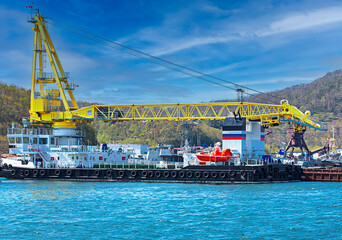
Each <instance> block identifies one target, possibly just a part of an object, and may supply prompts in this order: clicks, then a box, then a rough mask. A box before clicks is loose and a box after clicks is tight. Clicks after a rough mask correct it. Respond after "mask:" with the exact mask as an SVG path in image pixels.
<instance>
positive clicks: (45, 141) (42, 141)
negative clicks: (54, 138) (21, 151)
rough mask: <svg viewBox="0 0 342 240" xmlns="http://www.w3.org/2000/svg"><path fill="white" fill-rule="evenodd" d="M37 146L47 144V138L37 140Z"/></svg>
mask: <svg viewBox="0 0 342 240" xmlns="http://www.w3.org/2000/svg"><path fill="white" fill-rule="evenodd" d="M39 144H47V138H39Z"/></svg>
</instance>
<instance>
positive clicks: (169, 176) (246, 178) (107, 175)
mask: <svg viewBox="0 0 342 240" xmlns="http://www.w3.org/2000/svg"><path fill="white" fill-rule="evenodd" d="M0 176H2V177H5V178H7V179H18V180H60V181H62V180H64V181H114V182H177V183H214V184H220V183H222V184H227V183H268V182H290V181H300V179H301V169H300V168H299V167H296V166H290V165H283V164H274V165H265V166H200V167H195V166H191V167H187V168H183V169H177V170H175V169H108V168H107V169H98V168H76V169H75V168H73V169H71V168H70V169H67V168H64V169H54V168H46V169H44V168H40V169H25V168H14V167H12V168H3V169H1V171H0Z"/></svg>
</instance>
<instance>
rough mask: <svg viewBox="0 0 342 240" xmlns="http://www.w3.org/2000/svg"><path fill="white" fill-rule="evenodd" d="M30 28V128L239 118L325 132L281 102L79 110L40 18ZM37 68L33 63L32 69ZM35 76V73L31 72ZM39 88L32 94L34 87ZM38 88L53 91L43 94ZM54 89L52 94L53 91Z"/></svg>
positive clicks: (105, 106)
mask: <svg viewBox="0 0 342 240" xmlns="http://www.w3.org/2000/svg"><path fill="white" fill-rule="evenodd" d="M30 21H31V22H32V23H34V27H33V31H34V33H35V34H34V51H33V66H32V86H31V106H30V123H31V124H32V125H35V124H50V125H52V126H53V127H75V124H76V123H80V122H91V121H94V120H103V121H118V120H120V121H132V120H134V121H141V120H148V121H152V120H154V121H155V120H169V121H172V120H195V119H202V120H207V119H225V118H227V117H230V116H239V117H243V118H246V119H248V120H252V121H260V123H261V125H263V126H265V127H269V126H276V125H279V124H280V123H281V122H284V121H289V122H292V123H293V125H294V129H295V131H296V132H304V131H305V129H306V127H311V128H314V129H318V130H326V125H325V124H322V123H319V122H317V121H315V120H312V119H310V118H309V115H310V113H309V112H306V113H302V112H301V111H300V110H299V109H297V108H296V107H294V106H291V105H290V104H289V103H288V102H287V101H286V100H283V101H282V102H281V103H280V104H279V105H272V104H260V103H247V102H212V103H188V104H180V103H177V104H137V105H135V104H133V105H93V106H88V107H84V108H79V107H78V105H77V102H76V100H75V97H74V95H73V91H74V89H75V87H77V86H76V85H74V84H71V83H70V82H69V81H68V74H67V73H66V72H64V69H63V67H62V64H61V62H60V60H59V58H58V55H57V51H56V48H55V46H54V45H53V43H52V40H51V37H50V35H49V33H48V31H47V28H46V25H45V20H44V18H43V16H41V15H40V14H38V13H37V14H35V15H34V16H32V18H31V20H30ZM43 53H46V54H47V56H48V59H49V62H50V65H51V68H52V71H53V73H52V74H51V75H48V74H46V73H44V71H43ZM37 62H38V63H37ZM36 71H37V72H36ZM37 85H39V88H38V87H37V88H38V90H37V91H36V86H37ZM44 85H53V87H49V88H48V89H44ZM56 86H57V88H56Z"/></svg>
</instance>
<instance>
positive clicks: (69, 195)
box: [0, 180, 342, 239]
mask: <svg viewBox="0 0 342 240" xmlns="http://www.w3.org/2000/svg"><path fill="white" fill-rule="evenodd" d="M341 193H342V184H341V183H284V184H257V185H195V184H161V183H96V182H95V183H86V182H49V181H7V180H2V181H0V199H1V201H0V238H1V239H18V238H21V239H36V238H41V239H89V238H91V239H133V238H138V239H249V238H251V239H341V236H342V221H341V215H342V206H341V195H342V194H341Z"/></svg>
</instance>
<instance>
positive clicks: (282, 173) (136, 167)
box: [0, 8, 327, 183]
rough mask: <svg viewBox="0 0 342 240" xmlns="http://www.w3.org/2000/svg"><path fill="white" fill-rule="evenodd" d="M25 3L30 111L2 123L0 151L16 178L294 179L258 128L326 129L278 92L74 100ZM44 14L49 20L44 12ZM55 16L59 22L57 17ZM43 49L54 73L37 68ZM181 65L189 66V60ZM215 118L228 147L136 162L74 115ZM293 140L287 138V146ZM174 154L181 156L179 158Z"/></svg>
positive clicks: (295, 170) (4, 170)
mask: <svg viewBox="0 0 342 240" xmlns="http://www.w3.org/2000/svg"><path fill="white" fill-rule="evenodd" d="M30 9H31V17H29V22H31V23H33V24H34V27H33V28H32V30H33V31H34V33H35V37H34V49H33V66H32V69H33V71H32V83H31V103H30V111H29V113H30V116H29V119H26V120H24V121H23V126H24V127H23V128H18V127H17V126H16V125H13V126H12V128H10V129H8V135H7V136H8V141H9V155H3V156H2V157H1V159H0V176H2V177H5V178H7V179H22V180H68V181H142V182H182V183H266V182H288V181H299V180H300V179H301V168H300V166H295V165H293V164H282V163H279V162H278V161H276V162H274V161H273V160H272V159H271V158H268V157H267V156H265V142H264V141H265V134H264V129H265V128H267V127H273V126H277V125H279V124H280V123H283V122H290V123H292V124H293V126H294V131H295V133H298V134H299V133H300V136H301V138H303V134H304V132H305V129H306V127H311V128H314V129H317V130H327V126H326V124H324V123H320V122H318V121H315V120H313V119H310V118H309V115H310V112H308V111H307V112H306V113H302V112H301V111H300V110H299V109H298V108H296V107H294V106H291V105H290V104H289V103H288V101H287V100H282V101H281V102H280V104H279V105H275V104H260V103H246V102H242V101H241V102H211V103H192V104H180V103H177V104H132V105H91V106H87V107H83V108H79V107H78V105H77V101H76V99H75V97H74V95H73V91H74V90H75V88H76V87H78V85H76V84H74V83H73V82H70V78H69V74H68V73H67V72H65V71H64V69H63V68H62V64H61V61H60V60H59V58H58V55H57V51H56V48H55V46H54V45H53V43H52V39H51V37H50V35H49V33H48V30H47V27H46V24H45V23H46V21H45V18H44V17H43V16H42V15H41V14H40V13H39V11H38V9H33V8H30ZM49 21H52V22H53V21H54V20H53V19H52V18H49ZM56 24H63V23H62V22H60V21H57V22H56ZM65 26H70V25H67V24H66V25H65ZM84 34H86V32H85V31H84ZM93 37H97V36H96V35H93ZM102 40H105V39H104V38H102ZM112 43H113V42H112ZM131 50H132V49H131ZM133 50H134V49H133ZM136 52H138V51H136ZM140 53H142V52H140ZM46 55H47V57H48V59H49V64H50V67H51V69H52V71H53V73H45V72H44V71H43V68H44V64H45V62H44V61H43V59H44V57H45V56H46ZM158 60H160V61H164V60H163V59H159V58H158ZM164 62H165V63H168V64H173V63H171V62H168V61H164ZM174 65H175V64H174ZM177 66H178V67H181V66H180V65H177ZM36 71H37V72H36ZM187 71H193V70H191V69H188V68H187ZM198 73H200V72H198V71H197V73H196V75H197V74H198ZM240 90H241V89H240ZM214 119H219V120H224V124H223V127H222V147H223V149H226V151H225V154H223V155H222V153H220V155H218V153H217V152H216V153H214V154H213V155H212V154H211V153H202V154H197V156H196V154H195V153H191V152H189V151H187V150H186V149H185V150H182V151H183V152H184V154H183V157H182V158H179V157H178V154H177V158H173V157H172V154H171V155H170V154H166V155H165V154H164V153H163V154H159V155H158V156H157V157H163V158H164V159H172V158H173V159H174V161H173V162H172V163H170V162H168V161H163V162H161V163H159V164H154V163H153V164H151V163H150V162H148V161H147V162H141V159H139V157H138V158H137V157H135V156H134V153H133V152H128V151H124V150H123V149H117V150H112V149H110V148H108V146H107V145H106V144H103V145H102V146H101V147H100V148H99V147H96V146H87V145H85V143H84V133H82V131H79V130H77V124H78V123H90V122H93V121H98V120H101V121H105V122H112V123H113V122H114V123H115V121H195V120H196V121H200V120H214ZM194 125H196V126H197V123H196V124H194ZM291 146H292V145H291ZM296 146H297V145H296V144H293V147H296ZM207 154H210V155H209V156H208V155H207ZM174 155H175V154H174ZM132 156H133V157H132ZM137 159H139V160H137ZM180 159H182V162H179V160H180ZM176 160H177V161H176Z"/></svg>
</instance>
